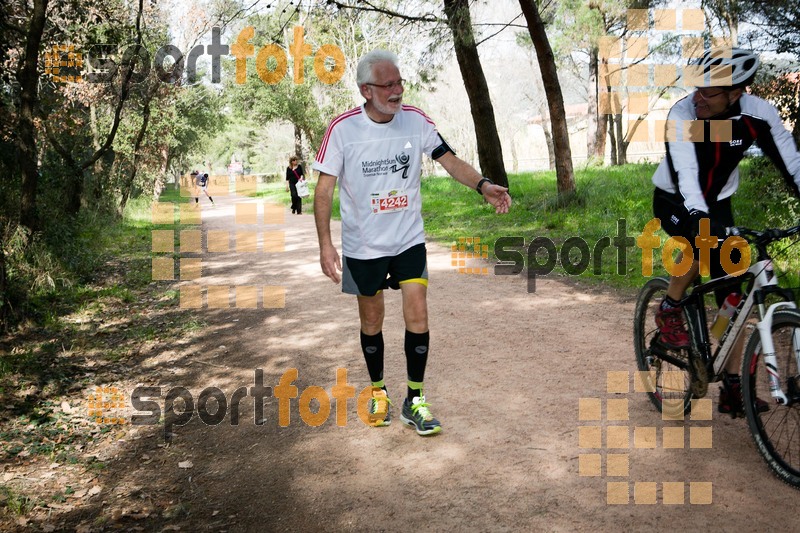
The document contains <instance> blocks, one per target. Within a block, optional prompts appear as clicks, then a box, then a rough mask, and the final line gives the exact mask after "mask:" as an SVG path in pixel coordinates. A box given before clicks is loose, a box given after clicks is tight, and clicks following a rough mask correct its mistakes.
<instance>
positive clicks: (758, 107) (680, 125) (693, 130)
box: [653, 94, 800, 212]
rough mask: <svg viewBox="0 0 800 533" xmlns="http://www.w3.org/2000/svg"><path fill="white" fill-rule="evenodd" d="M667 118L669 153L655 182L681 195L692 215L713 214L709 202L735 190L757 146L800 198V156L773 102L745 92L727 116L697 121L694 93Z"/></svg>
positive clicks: (726, 195) (657, 185) (665, 189)
mask: <svg viewBox="0 0 800 533" xmlns="http://www.w3.org/2000/svg"><path fill="white" fill-rule="evenodd" d="M667 118H668V120H667V132H666V139H667V142H666V148H667V153H666V157H664V159H663V161H661V164H660V165H659V166H658V168H657V169H656V172H655V174H654V175H653V184H654V185H655V186H656V187H658V188H659V189H662V190H664V191H667V192H669V193H673V194H674V193H680V195H681V196H682V197H683V200H684V205H685V206H686V209H687V211H692V210H693V209H697V210H700V211H705V212H708V204H709V203H714V202H717V201H718V200H722V199H725V198H728V197H730V196H731V195H733V193H734V192H736V189H737V188H738V187H739V162H740V161H741V160H742V158H743V157H744V152H745V150H747V148H749V147H750V145H752V144H753V143H756V144H758V146H759V147H760V148H761V150H763V152H764V154H765V155H767V156H768V157H769V158H770V159H771V160H772V161H773V162H774V163H775V165H776V166H777V168H778V170H779V171H780V173H781V174H782V175H783V177H784V179H785V180H786V183H787V184H788V185H789V186H790V187H791V189H792V190H793V191H794V193H795V195H798V196H800V190H799V189H798V187H800V153H798V151H797V146H796V145H795V142H794V139H793V138H792V135H791V134H790V133H789V132H788V131H787V130H786V128H785V127H784V126H783V123H782V122H781V119H780V117H779V115H778V111H777V110H776V109H775V107H774V106H773V105H772V104H770V103H769V102H767V101H765V100H763V99H761V98H758V97H756V96H752V95H749V94H743V95H742V96H741V98H739V100H737V101H736V102H735V103H734V104H733V105H732V106H731V108H730V109H729V110H728V112H726V113H725V114H723V115H720V116H717V117H714V118H713V119H708V120H698V119H697V116H696V114H695V109H694V104H693V103H692V98H691V95H690V96H687V97H685V98H683V99H682V100H679V101H678V102H677V103H676V104H675V105H674V106H673V107H672V109H670V112H669V115H668V117H667ZM700 124H702V137H700Z"/></svg>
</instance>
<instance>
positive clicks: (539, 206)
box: [422, 160, 800, 289]
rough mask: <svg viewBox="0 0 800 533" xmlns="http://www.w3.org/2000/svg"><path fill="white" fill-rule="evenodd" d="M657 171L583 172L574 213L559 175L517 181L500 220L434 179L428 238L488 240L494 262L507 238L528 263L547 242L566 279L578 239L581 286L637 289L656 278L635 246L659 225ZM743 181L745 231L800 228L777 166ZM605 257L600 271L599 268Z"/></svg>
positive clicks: (739, 198)
mask: <svg viewBox="0 0 800 533" xmlns="http://www.w3.org/2000/svg"><path fill="white" fill-rule="evenodd" d="M655 168H656V166H655V165H652V164H639V165H625V166H621V167H605V168H590V169H583V170H578V171H577V172H576V185H577V187H576V189H577V191H576V194H575V196H574V197H573V198H571V199H570V202H569V203H568V205H566V206H559V199H558V195H557V190H556V178H555V172H552V171H551V172H536V173H523V174H516V175H510V176H509V183H510V187H509V193H510V194H511V197H512V200H513V204H512V207H511V210H510V212H509V213H508V214H506V215H496V214H495V213H494V209H493V208H492V207H491V206H489V205H488V204H485V203H483V202H481V201H480V199H479V198H478V197H477V195H476V194H475V192H474V191H472V190H469V189H467V188H466V187H463V186H462V185H460V184H458V183H456V182H455V181H454V180H452V179H450V178H438V177H437V178H426V179H424V180H423V182H422V194H423V206H422V211H423V218H424V219H425V229H426V233H427V234H428V235H429V236H430V237H432V238H434V239H436V240H437V241H440V242H442V243H444V244H447V245H453V244H458V243H459V239H462V238H473V239H474V238H480V242H481V244H488V246H489V260H490V262H493V263H496V262H497V261H498V259H497V255H496V253H495V243H496V242H497V240H498V239H499V238H501V237H518V238H519V237H521V238H522V240H523V242H524V249H523V250H522V255H523V256H527V250H528V247H529V245H530V243H531V242H532V241H533V240H534V239H536V238H546V239H549V240H550V241H552V242H553V244H554V246H555V250H556V254H557V256H556V258H557V261H556V266H555V268H554V270H553V273H554V274H556V275H558V274H561V275H566V272H565V270H564V268H563V266H562V265H561V264H560V262H561V260H562V258H561V251H562V245H563V244H564V243H565V241H567V240H568V239H572V240H571V241H570V242H571V243H574V242H577V239H580V240H582V241H584V242H585V243H586V245H587V246H588V249H589V251H590V252H589V255H588V258H589V259H590V263H589V266H588V267H587V268H586V269H585V271H584V272H583V273H582V274H580V275H579V276H578V277H579V278H580V279H582V280H586V281H592V282H601V283H604V284H606V285H608V286H611V287H615V288H620V289H636V288H638V287H640V286H641V285H642V284H643V283H644V281H645V280H646V279H647V278H648V276H645V275H644V274H643V268H642V250H641V249H640V248H638V247H637V246H636V245H635V244H634V243H635V239H636V237H637V236H639V235H640V234H641V233H642V229H643V228H644V226H645V224H646V223H647V222H648V221H649V220H651V219H652V218H653V214H652V197H653V185H652V182H651V178H652V175H653V172H654V171H655ZM741 179H742V186H741V188H740V190H739V192H738V193H737V194H736V195H735V196H734V199H733V208H734V216H735V219H736V222H737V224H738V225H742V226H748V227H752V228H755V229H762V228H764V227H767V226H784V227H785V226H788V225H791V224H795V223H797V220H798V218H800V217H798V214H800V209H798V204H797V202H796V201H795V200H794V199H793V198H791V197H790V195H789V193H788V192H787V189H786V188H785V187H782V186H781V185H780V183H781V182H782V180H781V178H780V176H779V175H778V174H777V173H776V171H775V170H774V168H773V167H772V166H770V165H769V164H765V163H764V162H763V161H760V160H746V161H745V162H744V163H743V164H742V166H741ZM620 225H624V228H625V230H624V231H620ZM658 235H659V236H660V237H661V239H662V241H661V242H662V245H663V243H664V242H665V241H666V239H667V238H668V236H667V235H666V234H665V233H663V232H661V231H659V232H658ZM620 236H622V237H624V236H627V237H628V246H627V247H626V248H625V250H626V252H625V256H624V257H623V258H622V259H621V258H620V257H619V249H618V247H615V246H614V244H613V243H614V239H615V237H620ZM603 239H610V240H609V241H604V240H603ZM631 239H633V240H631ZM604 242H608V243H609V245H608V246H606V247H604V248H600V249H598V251H600V253H599V254H596V253H594V251H595V246H597V245H598V243H600V244H601V245H602V244H603V243H604ZM503 249H509V247H508V246H504V247H503ZM468 251H469V250H468ZM660 251H661V250H660V249H657V250H655V253H654V254H653V260H654V261H653V273H654V275H664V274H665V270H664V268H663V266H662V264H661V253H660ZM501 255H502V251H501ZM597 255H599V257H600V265H599V268H597V267H596V265H595V263H594V261H595V259H596V256H597ZM797 255H798V254H797V253H796V252H795V253H794V254H788V255H784V256H783V257H782V258H781V259H780V260H778V259H777V258H776V263H777V264H778V265H779V267H782V268H783V269H784V270H785V271H793V272H796V271H797V267H798V261H797ZM534 257H535V261H536V262H537V263H538V264H539V265H545V264H546V263H547V260H548V258H549V254H548V252H547V251H546V250H544V249H541V250H539V251H538V253H536V254H535V256H534ZM580 258H581V253H580V252H579V251H578V250H577V249H575V250H573V251H572V252H571V253H570V254H569V263H575V262H577V261H578V260H579V259H580ZM526 262H527V259H526ZM569 263H568V266H569ZM468 266H469V263H468ZM475 266H477V265H475ZM790 278H791V275H790ZM794 284H795V285H796V284H797V283H794Z"/></svg>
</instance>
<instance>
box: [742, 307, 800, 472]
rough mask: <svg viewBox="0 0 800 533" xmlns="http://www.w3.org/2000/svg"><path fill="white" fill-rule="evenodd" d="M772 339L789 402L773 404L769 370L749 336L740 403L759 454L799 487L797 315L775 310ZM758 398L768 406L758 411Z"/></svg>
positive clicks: (757, 341) (799, 345) (755, 336)
mask: <svg viewBox="0 0 800 533" xmlns="http://www.w3.org/2000/svg"><path fill="white" fill-rule="evenodd" d="M772 340H773V342H774V343H775V358H776V362H777V365H776V368H775V371H776V372H777V374H778V376H780V386H781V389H782V390H783V393H784V394H785V395H786V397H787V398H788V399H789V403H788V404H787V405H780V404H777V403H775V401H774V400H773V399H772V395H771V394H770V385H769V371H770V369H768V368H767V366H766V365H765V364H764V361H763V353H762V349H761V337H760V336H759V334H758V332H757V331H756V332H755V333H753V335H751V336H750V340H749V341H748V343H747V348H746V349H745V352H744V358H743V359H742V400H743V402H744V412H745V415H746V416H747V424H748V425H749V426H750V432H751V433H752V435H753V439H754V440H755V443H756V447H757V448H758V451H759V453H761V455H762V456H763V457H764V459H765V460H766V461H767V464H768V465H769V467H770V468H771V469H772V471H773V472H774V473H775V474H776V475H777V476H778V477H779V478H780V479H781V480H783V481H785V482H786V483H788V484H790V485H793V486H795V487H797V488H800V369H799V368H798V365H799V363H798V358H800V313H798V312H797V311H790V310H783V311H778V312H776V313H775V314H774V315H773V318H772ZM758 399H761V400H764V401H766V402H768V404H769V410H768V411H764V409H763V404H762V409H761V411H762V412H759V405H758V403H757V402H758Z"/></svg>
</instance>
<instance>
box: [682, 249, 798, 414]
mask: <svg viewBox="0 0 800 533" xmlns="http://www.w3.org/2000/svg"><path fill="white" fill-rule="evenodd" d="M744 281H748V282H749V283H748V288H747V290H746V297H745V298H744V300H743V301H742V302H741V303H740V304H739V306H738V307H737V309H736V311H735V313H734V316H733V317H732V320H731V322H730V324H728V327H727V328H726V330H725V332H724V333H723V335H722V338H721V342H720V345H719V346H718V347H717V349H716V350H715V351H714V353H713V354H711V353H710V347H711V345H710V342H709V338H708V326H707V322H706V315H705V305H704V298H703V297H704V296H705V294H707V293H710V292H712V291H713V290H714V289H717V288H719V287H724V286H726V285H733V284H739V283H742V282H744ZM773 293H776V294H779V295H780V296H781V297H783V298H784V300H785V301H782V302H776V303H774V304H771V305H770V306H769V307H767V308H765V306H764V302H765V299H766V297H767V295H769V294H773ZM792 298H793V295H791V293H787V292H786V291H784V290H783V289H781V288H780V287H779V286H778V279H777V277H776V276H775V275H774V272H773V269H772V260H771V259H769V258H768V257H766V258H762V259H760V260H759V261H757V262H756V263H755V264H753V265H751V266H750V267H749V268H748V269H747V272H746V273H745V274H743V275H741V276H725V277H722V278H717V279H713V280H711V281H708V282H706V283H703V284H700V285H697V286H695V288H694V289H693V290H692V292H691V294H690V295H688V296H687V297H686V298H685V300H686V301H687V303H689V304H690V305H689V307H687V309H692V312H691V313H689V315H690V320H689V327H690V329H691V330H692V335H691V336H692V338H693V339H695V349H696V350H697V353H699V354H700V357H701V358H702V360H703V361H704V362H705V363H706V366H707V367H708V366H709V365H708V363H709V362H712V363H713V368H709V370H713V376H712V377H711V380H710V381H718V380H719V379H720V378H721V376H722V372H723V369H724V368H725V364H726V363H727V362H728V358H729V357H730V355H731V353H732V352H733V348H734V346H736V344H737V342H738V341H739V339H740V337H741V335H742V334H743V333H744V331H745V324H746V323H747V321H748V320H749V318H750V316H751V314H752V312H753V308H754V307H757V308H758V318H759V320H758V323H757V324H756V328H757V332H758V334H759V336H760V338H761V349H762V355H763V358H764V364H765V366H766V369H767V373H768V375H769V382H770V393H771V394H772V397H773V398H775V400H776V401H777V402H778V403H780V404H784V405H785V404H787V403H788V399H787V397H786V395H785V394H784V392H783V390H782V388H781V385H780V376H779V374H778V368H777V360H776V357H775V346H774V343H773V341H772V317H773V315H774V313H775V312H776V311H778V310H780V309H784V308H788V309H797V306H796V305H795V303H794V301H792ZM792 344H793V349H794V353H795V358H796V359H797V362H798V368H800V335H797V334H795V335H794V336H793V338H792Z"/></svg>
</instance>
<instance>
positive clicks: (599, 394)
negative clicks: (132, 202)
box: [62, 197, 800, 531]
mask: <svg viewBox="0 0 800 533" xmlns="http://www.w3.org/2000/svg"><path fill="white" fill-rule="evenodd" d="M217 201H218V204H219V205H218V207H217V208H216V209H214V210H211V209H206V208H204V209H203V215H204V230H205V231H208V230H224V231H230V232H235V231H237V230H239V231H241V230H242V229H247V230H258V231H265V230H284V231H285V243H286V246H285V252H283V253H228V254H225V253H218V254H207V255H205V256H204V261H206V264H207V267H206V268H205V269H204V271H203V278H202V280H201V281H202V283H203V284H204V285H212V284H229V285H258V286H263V285H283V286H285V307H284V308H280V309H263V308H262V309H249V310H248V309H236V308H230V309H224V310H212V309H203V310H198V311H197V315H198V316H201V317H202V319H203V320H205V321H206V322H207V324H208V327H206V328H205V329H203V330H202V331H201V332H198V333H197V334H195V335H193V336H192V337H191V338H186V339H183V340H182V341H181V342H179V343H177V344H175V345H174V346H171V347H169V349H165V350H158V351H157V353H152V354H151V355H150V356H147V357H144V358H143V359H142V360H141V361H139V362H138V363H137V365H136V367H132V368H131V373H132V374H131V376H130V381H129V383H128V384H127V385H126V386H128V387H131V388H132V387H134V386H136V385H137V384H139V385H146V386H156V387H161V391H162V400H161V402H160V403H161V407H162V408H163V401H164V399H163V396H166V394H167V391H168V390H169V389H170V388H173V387H179V386H180V387H186V388H187V389H188V390H190V391H191V392H192V394H193V396H194V399H195V404H196V403H197V399H198V397H199V394H200V391H201V390H203V389H204V388H206V387H212V386H215V387H219V388H220V389H221V390H222V391H224V393H225V395H226V397H227V398H228V399H229V400H230V398H231V397H232V395H233V393H234V391H235V390H236V389H237V388H238V387H248V388H250V387H252V386H253V384H254V379H255V378H254V373H255V370H256V369H263V372H264V384H265V386H270V387H273V388H274V387H275V386H276V385H278V383H279V381H280V379H281V376H282V375H283V374H284V373H285V372H286V371H287V370H289V369H291V368H295V369H297V371H298V377H297V379H296V380H295V381H294V383H293V384H294V385H295V386H297V387H298V389H299V394H298V398H294V399H292V400H291V403H290V411H289V413H290V417H291V418H290V423H289V425H288V427H280V426H279V423H278V399H277V398H275V397H267V398H266V399H265V401H264V421H263V424H260V425H257V424H255V423H254V414H253V399H252V397H250V396H247V397H244V398H243V399H242V400H241V402H240V418H239V425H238V426H232V425H231V423H230V414H228V415H227V416H226V417H225V419H224V420H223V421H222V423H220V424H219V425H216V426H209V425H206V424H204V423H203V422H202V421H201V420H199V417H198V416H197V415H195V416H194V418H193V419H192V420H191V421H190V422H189V423H187V424H185V425H183V426H179V427H175V428H174V429H173V432H174V438H173V440H172V443H171V444H170V445H169V446H165V445H164V440H163V426H148V427H142V426H140V427H137V428H131V429H129V430H128V434H127V435H126V436H125V438H124V439H121V440H120V442H119V443H118V445H117V448H116V450H115V452H114V453H113V455H112V456H110V457H108V458H107V460H108V467H107V469H106V471H105V472H104V474H103V475H102V476H101V477H100V480H99V482H100V484H101V485H102V493H101V494H100V495H99V496H98V497H97V499H95V500H94V502H95V503H94V504H93V506H92V507H91V508H84V509H82V510H76V511H74V515H73V516H72V519H73V520H68V523H70V522H74V521H78V520H82V521H83V522H82V523H83V524H84V526H83V527H84V529H83V530H84V531H89V530H93V529H103V528H107V529H117V528H119V529H131V528H141V530H161V529H162V528H165V527H166V528H168V529H172V530H175V529H176V528H180V530H182V531H200V530H209V531H223V530H227V531H342V530H358V531H366V530H370V531H374V530H387V531H389V530H406V531H412V530H443V529H449V530H474V531H506V530H524V531H627V530H650V531H655V530H663V529H669V530H681V529H687V530H709V531H713V530H730V529H734V528H735V529H737V530H742V531H770V530H779V529H785V528H786V526H787V525H789V528H788V529H789V530H796V529H797V528H798V526H800V518H799V517H798V513H797V503H798V496H799V494H800V493H798V492H797V491H795V490H793V489H792V488H790V487H788V486H786V485H784V484H783V483H781V482H780V481H778V480H777V479H776V478H774V477H773V476H772V474H771V473H770V472H769V471H768V469H767V468H766V466H765V465H764V463H763V461H762V459H761V457H760V456H759V455H758V454H757V452H756V450H755V448H754V446H753V444H752V442H751V438H750V436H749V433H748V432H747V428H746V423H745V422H744V421H743V420H742V419H737V420H731V419H730V418H722V417H721V416H718V415H717V414H716V413H714V417H713V420H711V421H707V420H706V421H697V420H686V421H685V422H678V421H662V420H661V418H660V415H659V413H658V412H657V411H656V410H655V409H654V408H653V407H652V405H651V404H650V402H649V401H648V399H647V397H646V395H645V394H644V393H636V392H633V376H632V371H633V370H634V369H635V363H634V354H633V348H632V342H631V335H632V333H631V331H632V322H631V321H632V315H633V305H634V303H633V301H632V299H631V298H630V297H628V298H621V297H619V296H618V295H615V294H612V293H610V292H604V291H603V290H600V289H596V288H593V289H581V288H577V287H576V286H574V285H573V284H570V283H566V282H564V281H563V280H561V281H560V280H555V279H545V280H537V284H536V292H535V293H532V294H529V293H528V292H527V291H526V282H525V280H524V279H522V278H520V277H516V276H511V277H500V276H493V275H488V276H487V275H483V276H481V275H465V274H459V273H457V272H456V270H455V269H454V268H453V267H452V266H451V264H450V251H449V250H448V249H446V248H444V247H442V246H439V245H436V244H433V243H429V244H428V253H429V271H430V278H431V284H430V290H429V306H430V325H431V357H430V359H429V363H428V369H427V373H426V393H427V395H428V398H429V400H430V401H431V403H432V411H433V413H434V414H435V415H436V416H437V418H439V419H440V420H441V421H442V425H443V428H444V429H443V432H442V433H441V434H439V435H437V436H434V437H430V438H422V437H419V436H418V435H417V434H416V433H415V432H414V431H413V430H411V429H410V428H408V427H406V426H404V425H402V424H401V423H400V421H399V411H398V407H397V406H398V405H399V404H400V403H401V401H402V397H403V393H404V391H405V358H404V356H403V352H402V346H403V322H402V316H401V313H400V295H399V293H397V292H390V293H388V294H387V316H386V321H385V325H384V337H385V339H386V371H385V376H386V382H387V386H388V389H389V393H390V396H392V397H393V398H394V400H395V408H394V411H393V413H394V415H395V416H394V422H393V423H392V425H391V426H390V427H386V428H372V427H368V426H366V425H365V424H364V423H363V422H362V421H361V420H360V419H359V418H358V416H357V414H356V403H355V400H353V399H351V400H349V401H348V403H347V413H346V414H347V424H346V426H345V427H338V426H337V425H336V422H335V420H336V408H335V404H333V402H332V409H331V414H330V416H329V418H328V420H327V422H325V423H324V424H323V425H321V426H320V427H311V426H309V425H307V424H306V423H304V422H303V420H302V419H301V417H300V414H299V411H298V404H299V399H300V397H299V395H300V394H302V393H303V391H304V390H306V389H307V387H310V386H318V387H322V388H324V389H325V390H326V391H327V393H328V395H329V396H330V395H331V388H332V387H333V386H334V385H335V384H336V370H337V369H339V368H343V369H346V370H347V380H348V383H349V384H350V385H351V386H353V387H355V390H356V393H358V392H359V391H361V390H362V389H363V388H364V387H365V386H366V385H368V377H367V373H366V368H365V365H364V362H363V359H362V355H361V350H360V345H359V340H358V339H359V337H358V331H359V325H358V315H357V310H356V302H355V299H354V298H353V297H352V296H348V295H343V294H342V293H341V289H340V287H339V286H338V285H335V284H333V283H332V282H331V281H330V280H328V279H327V278H325V277H324V276H323V275H322V273H321V271H320V268H319V263H318V248H317V241H316V233H315V229H314V222H313V217H312V216H309V215H302V216H295V215H292V214H290V213H289V212H288V210H287V211H286V214H285V222H284V224H283V225H282V226H274V225H273V226H266V225H260V226H255V227H254V226H248V227H243V226H237V225H236V224H235V223H234V203H235V202H237V201H238V202H250V201H252V200H241V199H236V198H233V197H231V198H221V197H220V198H218V200H217ZM333 227H334V232H336V233H338V231H339V224H338V223H336V222H334V223H333ZM338 240H339V237H338V234H337V235H335V238H334V242H338ZM610 371H611V372H623V373H626V372H627V373H630V375H629V377H628V383H629V393H627V394H624V393H609V392H607V384H608V379H607V378H608V372H610ZM615 376H619V374H615ZM312 390H313V389H312ZM710 391H711V392H710V394H709V397H711V398H713V400H714V402H715V407H716V396H717V387H716V386H715V385H714V386H712V387H711V388H710ZM126 392H127V394H128V395H130V392H131V390H130V389H129V390H127V391H126ZM581 398H585V399H597V400H599V402H600V406H601V411H600V415H601V419H600V420H593V421H580V420H579V402H580V399H581ZM609 400H623V402H619V401H617V402H612V404H609V403H608V402H609ZM624 400H627V405H625V402H624ZM229 403H230V402H229ZM212 405H213V402H212ZM314 405H315V406H316V403H315V404H314ZM585 405H586V406H589V405H591V402H587V403H586V404H585ZM610 405H613V407H612V409H611V410H612V411H614V412H617V413H623V414H624V415H626V416H625V417H622V416H620V418H627V419H624V420H611V421H609V420H607V418H608V414H609V406H610ZM210 410H211V409H210ZM587 412H588V410H587ZM580 426H591V427H594V428H600V431H601V435H602V446H606V445H607V443H608V439H607V435H608V431H607V428H608V427H612V426H614V427H627V428H629V429H627V430H625V429H622V430H620V429H615V430H612V431H613V432H620V431H621V432H622V433H623V435H625V434H626V435H628V437H629V443H628V444H624V443H623V444H622V447H620V448H616V449H607V448H598V449H586V448H581V447H579V432H580V430H579V427H580ZM634 427H638V428H652V429H651V430H649V431H652V432H653V433H652V434H654V435H656V442H655V448H636V447H635V441H634ZM664 428H684V429H685V431H684V436H683V442H684V445H683V447H682V448H672V449H665V448H664V446H663V444H664V439H663V429H664ZM591 431H592V430H588V432H587V433H586V435H587V438H590V437H589V436H590V435H591ZM642 431H644V432H643V433H640V434H639V435H645V434H646V431H648V430H642ZM677 431H680V430H677ZM708 432H711V435H712V443H713V444H712V447H711V448H703V449H696V448H690V443H691V442H693V441H691V440H690V439H692V438H697V441H696V443H699V442H702V441H703V440H704V439H705V437H707V436H708ZM614 435H617V436H618V433H614ZM671 435H673V436H674V433H672V434H671ZM591 454H596V455H595V456H594V457H590V455H591ZM581 455H585V456H586V457H584V461H586V463H585V464H584V468H585V469H586V470H585V471H584V473H591V462H592V461H593V460H594V461H597V460H599V464H600V471H599V472H598V473H599V474H602V475H598V476H582V475H580V471H579V468H580V461H581V459H580V456H581ZM187 462H190V464H191V466H190V468H185V467H186V466H189V463H187ZM626 464H627V472H625V465H626ZM181 466H183V467H184V468H182V467H181ZM610 474H619V475H618V476H616V477H614V476H611V475H610ZM609 482H615V483H618V484H619V485H614V487H616V488H623V490H625V489H630V494H629V495H627V494H625V493H624V492H623V493H622V494H623V496H622V497H623V498H624V500H623V501H625V502H627V503H625V504H609V503H607V483H609ZM643 482H644V483H648V482H649V483H653V485H635V484H636V483H643ZM665 482H669V483H677V485H664V483H665ZM693 482H701V483H710V484H711V486H710V492H709V490H708V489H709V485H690V483H693ZM635 486H638V488H639V492H638V497H639V498H640V499H641V501H647V500H648V499H649V497H648V491H650V490H655V492H654V493H652V495H651V497H652V499H653V503H652V504H636V503H635V496H634V487H635ZM614 494H617V493H614ZM709 494H710V495H711V496H710V497H711V502H710V503H706V504H700V503H690V501H691V500H692V499H694V500H698V501H705V500H707V498H709ZM675 498H677V503H673V504H669V503H665V499H666V500H668V501H673V502H674V501H676V500H675ZM670 499H671V500H670ZM681 502H682V503H681ZM78 517H80V518H78ZM62 518H65V517H62ZM66 518H69V517H66Z"/></svg>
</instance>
